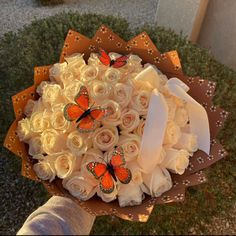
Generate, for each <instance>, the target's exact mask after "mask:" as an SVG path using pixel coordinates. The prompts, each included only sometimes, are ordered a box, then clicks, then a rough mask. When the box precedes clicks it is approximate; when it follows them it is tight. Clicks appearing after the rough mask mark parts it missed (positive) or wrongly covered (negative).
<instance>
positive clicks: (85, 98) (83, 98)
mask: <svg viewBox="0 0 236 236" xmlns="http://www.w3.org/2000/svg"><path fill="white" fill-rule="evenodd" d="M75 102H76V103H77V104H78V105H79V106H80V108H82V109H83V110H84V111H86V110H88V108H89V94H88V90H87V88H86V87H85V86H81V87H80V91H79V93H78V94H77V95H76V97H75Z"/></svg>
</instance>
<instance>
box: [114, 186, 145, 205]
mask: <svg viewBox="0 0 236 236" xmlns="http://www.w3.org/2000/svg"><path fill="white" fill-rule="evenodd" d="M143 199H144V194H143V191H142V190H141V188H140V186H139V185H138V184H135V183H134V182H130V183H129V184H120V185H119V188H118V201H119V205H120V207H126V206H135V205H140V204H141V203H142V200H143Z"/></svg>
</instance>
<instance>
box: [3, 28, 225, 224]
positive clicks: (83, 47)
mask: <svg viewBox="0 0 236 236" xmlns="http://www.w3.org/2000/svg"><path fill="white" fill-rule="evenodd" d="M99 47H102V48H103V49H105V50H106V51H107V52H110V51H112V52H117V53H121V54H129V53H133V54H136V55H138V56H140V57H141V58H142V59H143V62H144V63H147V62H148V63H151V64H154V65H156V66H157V67H158V69H160V70H161V71H162V72H163V73H164V74H166V75H167V76H168V78H171V77H178V78H179V79H181V80H182V81H183V82H184V83H186V84H187V85H188V86H189V87H190V91H189V94H190V95H191V96H192V97H193V98H194V99H196V100H197V101H198V102H199V103H201V104H202V105H203V106H204V107H205V108H206V111H207V114H208V117H209V123H210V133H211V150H210V155H209V156H208V155H207V154H205V153H204V152H202V151H200V150H198V151H197V152H195V153H194V155H193V156H192V157H191V159H190V164H189V166H188V169H187V170H186V171H185V173H184V174H183V175H181V176H180V175H175V174H172V179H173V187H172V189H170V190H169V191H167V192H165V193H164V194H163V195H162V196H161V197H158V198H151V197H150V196H146V197H145V199H144V200H143V203H142V204H141V205H139V206H133V207H123V208H121V207H119V204H118V201H114V202H111V203H105V202H103V201H102V200H101V199H100V198H98V197H93V198H92V199H90V200H88V201H85V202H82V201H79V200H78V199H76V198H74V197H73V196H71V195H70V194H69V192H68V191H67V190H66V189H64V188H63V187H62V183H61V180H60V179H58V178H57V179H56V180H54V181H53V182H52V183H49V182H48V181H42V180H40V179H39V178H38V177H37V176H36V174H35V172H34V170H33V161H32V159H31V158H30V156H29V155H28V147H27V145H26V144H25V143H23V142H20V141H19V139H18V137H17V135H16V128H17V122H18V120H20V119H22V118H23V117H24V115H23V110H24V107H25V105H26V103H27V101H28V99H36V98H37V97H36V96H37V94H36V92H35V90H36V87H37V86H38V85H39V84H40V82H41V81H43V80H49V69H50V67H51V66H50V65H48V66H41V67H35V68H34V85H33V86H31V87H29V88H27V89H25V90H24V91H22V92H20V93H18V94H16V95H15V96H13V97H12V101H13V107H14V112H15V117H16V120H15V121H14V122H13V124H12V125H11V127H10V128H9V130H8V133H7V136H6V138H5V141H4V146H5V147H6V148H7V149H9V150H10V151H11V152H13V153H14V154H16V155H17V156H19V157H21V159H22V175H23V176H25V177H27V178H30V179H33V180H36V181H40V182H42V183H43V184H44V186H45V188H46V189H47V190H48V191H49V193H51V194H52V195H59V196H66V197H69V198H71V199H73V200H74V201H76V202H77V203H78V204H79V205H80V206H81V207H83V208H84V209H85V210H86V211H88V212H89V213H91V214H92V215H95V216H98V215H116V216H118V217H120V218H122V219H126V220H132V221H140V222H146V221H147V220H148V218H149V216H150V214H151V212H152V209H153V207H154V205H155V204H164V203H169V202H180V201H184V199H185V189H186V188H187V187H188V186H194V185H198V184H201V183H204V182H205V181H206V176H205V175H204V173H203V172H202V171H201V170H202V169H204V168H206V167H208V166H210V165H212V164H213V163H215V162H216V161H218V160H220V159H221V158H223V157H225V156H226V155H227V153H226V151H225V150H224V148H223V147H222V145H221V144H220V143H219V142H218V141H217V140H216V139H215V138H216V135H217V133H218V131H219V129H220V128H221V127H222V126H223V124H224V121H225V120H226V118H227V115H228V113H227V112H226V111H224V110H222V109H221V108H219V107H215V106H214V105H213V103H212V97H213V95H214V90H215V86H216V84H215V83H214V82H211V81H207V80H203V79H202V78H200V77H188V76H185V75H184V74H183V71H182V67H181V64H180V59H179V57H178V53H177V52H176V51H170V52H166V53H163V54H161V53H160V52H159V51H158V49H157V48H156V46H155V45H154V43H153V42H152V41H151V39H150V38H149V36H148V35H147V34H146V32H143V33H141V34H139V35H137V36H136V37H134V38H133V39H131V40H129V41H128V42H125V41H124V40H123V39H122V38H120V37H119V36H118V35H116V34H115V33H114V32H112V31H111V30H110V29H109V28H107V27H106V26H104V25H102V26H101V27H100V28H99V29H98V31H97V32H96V34H95V35H94V37H93V38H92V39H89V38H87V37H85V36H83V35H81V34H80V33H77V32H75V31H72V30H69V32H68V34H67V37H66V39H65V43H64V46H63V50H62V52H61V56H60V62H63V61H64V58H65V57H66V56H69V55H71V54H73V53H84V58H85V59H88V57H89V55H90V53H91V52H97V51H98V48H99Z"/></svg>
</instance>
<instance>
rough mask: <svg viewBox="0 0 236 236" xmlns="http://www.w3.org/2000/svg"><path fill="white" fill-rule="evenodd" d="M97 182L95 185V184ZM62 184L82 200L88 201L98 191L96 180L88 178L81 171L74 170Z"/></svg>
mask: <svg viewBox="0 0 236 236" xmlns="http://www.w3.org/2000/svg"><path fill="white" fill-rule="evenodd" d="M94 183H95V185H94ZM62 185H63V187H64V188H65V189H67V190H68V191H69V192H70V194H71V195H72V196H74V197H76V198H78V199H80V200H81V201H86V200H88V199H90V198H91V197H93V195H94V194H95V193H96V185H97V183H96V181H95V182H93V181H91V180H90V179H87V178H86V176H84V174H82V173H81V172H74V173H73V174H72V175H70V176H69V177H67V178H65V179H63V180H62Z"/></svg>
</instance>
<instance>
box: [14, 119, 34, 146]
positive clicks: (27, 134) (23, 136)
mask: <svg viewBox="0 0 236 236" xmlns="http://www.w3.org/2000/svg"><path fill="white" fill-rule="evenodd" d="M16 132H17V136H18V137H19V139H20V141H25V142H26V141H27V140H29V139H30V138H32V137H34V136H35V135H36V134H35V133H34V132H33V131H32V130H31V125H30V120H29V119H28V118H23V119H22V120H20V121H18V125H17V129H16Z"/></svg>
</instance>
